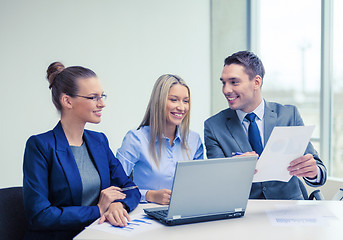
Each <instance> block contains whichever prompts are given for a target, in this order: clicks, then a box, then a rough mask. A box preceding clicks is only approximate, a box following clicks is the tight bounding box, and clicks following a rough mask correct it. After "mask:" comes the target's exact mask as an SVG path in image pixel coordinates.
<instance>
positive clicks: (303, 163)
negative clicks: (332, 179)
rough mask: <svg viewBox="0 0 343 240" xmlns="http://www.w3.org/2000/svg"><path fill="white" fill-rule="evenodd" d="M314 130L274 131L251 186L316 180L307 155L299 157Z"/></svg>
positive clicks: (309, 157)
mask: <svg viewBox="0 0 343 240" xmlns="http://www.w3.org/2000/svg"><path fill="white" fill-rule="evenodd" d="M313 130H314V126H292V127H275V128H274V129H273V132H272V134H271V135H270V138H269V139H268V142H267V144H266V146H265V148H264V150H263V152H262V154H261V156H260V158H259V160H258V161H257V165H256V169H257V170H258V172H257V173H256V174H255V176H254V179H253V182H264V181H275V180H276V181H283V182H288V181H289V180H290V178H291V177H292V175H295V176H298V177H307V178H316V176H317V171H318V168H317V164H316V161H315V160H314V159H313V156H312V155H311V154H306V155H303V154H304V152H305V150H306V147H307V145H308V143H309V141H310V138H311V135H312V132H313Z"/></svg>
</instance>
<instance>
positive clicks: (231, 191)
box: [144, 156, 257, 226]
mask: <svg viewBox="0 0 343 240" xmlns="http://www.w3.org/2000/svg"><path fill="white" fill-rule="evenodd" d="M256 162H257V157H256V156H239V157H232V158H217V159H208V160H193V161H180V162H177V164H176V169H175V176H174V182H173V187H172V194H171V198H170V203H169V206H164V207H156V208H146V209H144V212H145V213H146V214H147V215H148V216H150V217H152V218H155V219H157V220H159V221H160V222H161V223H163V224H165V225H169V226H172V225H179V224H186V223H195V222H203V221H211V220H219V219H226V218H237V217H242V216H244V213H245V209H246V206H247V202H248V198H249V194H250V189H251V183H252V180H253V176H254V171H255V166H256Z"/></svg>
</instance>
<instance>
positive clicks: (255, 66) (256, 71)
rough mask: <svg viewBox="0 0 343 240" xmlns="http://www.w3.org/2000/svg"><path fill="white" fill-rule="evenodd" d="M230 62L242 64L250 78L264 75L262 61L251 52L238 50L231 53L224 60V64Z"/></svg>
mask: <svg viewBox="0 0 343 240" xmlns="http://www.w3.org/2000/svg"><path fill="white" fill-rule="evenodd" d="M230 64H238V65H241V66H243V67H244V68H245V72H246V73H247V74H248V75H249V78H250V79H252V78H254V77H255V76H256V75H259V76H260V77H261V78H262V79H263V77H264V67H263V64H262V61H261V60H260V59H259V58H258V57H257V56H256V55H255V54H254V53H252V52H249V51H240V52H236V53H234V54H232V55H231V56H229V57H227V58H226V59H225V61H224V66H225V65H230Z"/></svg>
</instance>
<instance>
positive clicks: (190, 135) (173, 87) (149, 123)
mask: <svg viewBox="0 0 343 240" xmlns="http://www.w3.org/2000/svg"><path fill="white" fill-rule="evenodd" d="M189 118H190V91H189V88H188V86H187V84H186V83H185V82H184V80H183V79H181V78H180V77H179V76H176V75H171V74H165V75H162V76H161V77H159V78H158V79H157V81H156V83H155V85H154V88H153V90H152V93H151V97H150V101H149V104H148V107H147V109H146V112H145V116H144V118H143V121H142V123H141V124H140V125H139V127H138V129H137V130H131V131H129V132H128V133H127V134H126V136H125V138H124V140H123V143H122V146H121V148H119V149H118V151H117V158H118V159H119V161H120V162H121V164H122V165H123V168H124V170H125V172H126V174H128V175H130V174H131V173H132V176H133V180H134V182H135V183H136V184H137V185H138V187H139V189H140V192H141V202H146V201H147V202H155V203H159V204H169V201H170V194H171V187H172V183H173V178H174V172H175V166H176V162H177V161H183V160H193V159H203V144H202V141H201V138H200V136H199V134H197V133H195V132H192V131H190V130H189ZM132 170H133V172H132Z"/></svg>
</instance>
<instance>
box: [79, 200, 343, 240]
mask: <svg viewBox="0 0 343 240" xmlns="http://www.w3.org/2000/svg"><path fill="white" fill-rule="evenodd" d="M290 204H293V205H302V204H315V205H316V206H325V207H326V208H328V209H330V211H331V212H332V213H334V214H335V215H336V216H337V217H338V219H339V222H336V224H330V225H327V226H304V225H302V226H294V225H293V226H275V225H272V224H271V222H270V220H269V219H268V216H267V214H266V210H272V209H276V207H277V206H280V205H285V206H286V205H290ZM155 206H156V205H155V204H140V205H139V206H138V207H137V208H136V209H135V210H134V211H133V212H132V214H136V213H142V212H143V208H148V207H155ZM74 239H76V240H81V239H84V240H86V239H87V240H88V239H139V240H145V239H146V240H155V239H159V240H160V239H163V240H166V239H167V240H168V239H180V240H183V239H192V240H193V239H210V240H214V239H226V240H227V239H233V240H236V239H237V240H241V239H243V240H244V239H253V240H259V239H263V240H265V239H273V240H274V239H275V240H283V239H284V240H295V239H301V240H316V239H321V240H330V239H336V240H339V239H343V202H338V201H279V200H278V201H275V200H249V201H248V206H247V210H246V213H245V216H244V217H241V218H235V219H226V220H219V221H211V222H202V223H195V224H186V225H179V226H172V227H167V226H163V227H162V228H159V229H156V230H152V231H148V232H144V233H141V234H139V236H137V235H134V236H133V237H132V238H127V237H122V236H118V235H113V234H110V233H107V232H102V231H98V230H93V229H85V230H84V231H82V232H81V233H80V234H79V235H77V236H76V237H75V238H74Z"/></svg>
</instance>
